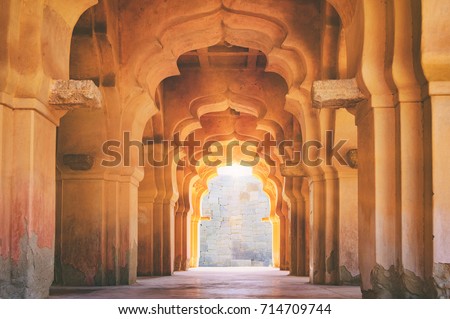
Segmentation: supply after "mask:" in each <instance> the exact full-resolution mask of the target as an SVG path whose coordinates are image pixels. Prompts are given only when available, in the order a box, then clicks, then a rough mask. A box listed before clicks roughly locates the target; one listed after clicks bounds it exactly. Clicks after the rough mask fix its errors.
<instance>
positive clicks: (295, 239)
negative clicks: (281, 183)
mask: <svg viewBox="0 0 450 319" xmlns="http://www.w3.org/2000/svg"><path fill="white" fill-rule="evenodd" d="M285 183H286V186H285V187H286V189H287V191H288V193H287V195H288V196H289V198H290V200H291V214H290V215H291V220H290V226H291V251H290V255H291V263H290V268H289V269H290V274H291V275H293V276H307V264H306V262H305V261H306V259H307V257H306V228H307V225H306V218H305V214H306V211H305V199H304V198H303V195H302V183H303V178H302V177H286V182H285Z"/></svg>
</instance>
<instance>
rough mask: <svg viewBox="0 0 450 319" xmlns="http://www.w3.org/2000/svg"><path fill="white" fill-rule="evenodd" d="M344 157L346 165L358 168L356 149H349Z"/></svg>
mask: <svg viewBox="0 0 450 319" xmlns="http://www.w3.org/2000/svg"><path fill="white" fill-rule="evenodd" d="M345 159H346V160H347V164H348V166H350V167H351V168H355V169H356V168H358V150H357V149H351V150H349V151H348V152H347V154H346V155H345Z"/></svg>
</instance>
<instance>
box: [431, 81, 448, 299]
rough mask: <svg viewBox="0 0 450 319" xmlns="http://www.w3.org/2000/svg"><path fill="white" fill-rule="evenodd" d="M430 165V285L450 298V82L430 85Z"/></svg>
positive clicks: (437, 292) (440, 296) (439, 294)
mask: <svg viewBox="0 0 450 319" xmlns="http://www.w3.org/2000/svg"><path fill="white" fill-rule="evenodd" d="M429 90H430V92H429V93H430V96H431V123H432V128H431V134H432V137H431V139H432V163H433V187H432V189H433V236H434V238H433V254H434V265H433V284H434V288H435V297H438V298H450V280H449V278H450V245H449V243H450V233H449V229H450V196H449V193H448V182H449V180H450V161H449V157H450V147H449V140H450V112H449V106H450V82H430V83H429Z"/></svg>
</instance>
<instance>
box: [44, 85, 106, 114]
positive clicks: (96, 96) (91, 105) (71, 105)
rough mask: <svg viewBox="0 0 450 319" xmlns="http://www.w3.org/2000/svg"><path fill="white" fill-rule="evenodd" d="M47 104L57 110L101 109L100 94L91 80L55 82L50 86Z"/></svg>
mask: <svg viewBox="0 0 450 319" xmlns="http://www.w3.org/2000/svg"><path fill="white" fill-rule="evenodd" d="M48 104H49V105H53V106H54V108H55V109H57V110H73V109H78V108H88V109H101V108H102V94H101V92H100V90H99V88H98V87H97V86H96V85H95V84H94V82H92V81H91V80H81V81H76V80H68V81H66V80H57V81H55V82H53V83H52V85H51V88H50V95H49V98H48Z"/></svg>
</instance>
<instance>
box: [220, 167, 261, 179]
mask: <svg viewBox="0 0 450 319" xmlns="http://www.w3.org/2000/svg"><path fill="white" fill-rule="evenodd" d="M252 171H253V170H252V168H251V167H250V166H241V165H238V164H233V165H232V166H221V167H219V168H218V169H217V174H218V175H219V176H236V177H238V176H251V175H252Z"/></svg>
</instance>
